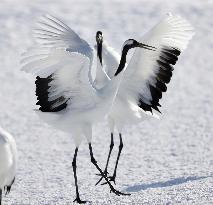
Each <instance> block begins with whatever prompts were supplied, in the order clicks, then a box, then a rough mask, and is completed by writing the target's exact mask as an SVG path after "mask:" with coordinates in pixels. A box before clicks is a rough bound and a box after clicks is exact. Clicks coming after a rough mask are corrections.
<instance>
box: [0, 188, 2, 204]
mask: <svg viewBox="0 0 213 205" xmlns="http://www.w3.org/2000/svg"><path fill="white" fill-rule="evenodd" d="M1 201H2V190H1V189H0V205H1Z"/></svg>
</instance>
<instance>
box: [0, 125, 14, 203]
mask: <svg viewBox="0 0 213 205" xmlns="http://www.w3.org/2000/svg"><path fill="white" fill-rule="evenodd" d="M16 163H17V149H16V142H15V140H14V138H13V136H12V135H11V134H9V133H8V132H7V131H5V130H4V129H3V128H1V127H0V205H1V204H2V197H3V194H4V192H5V195H7V194H9V193H10V190H11V186H12V185H13V183H14V181H15V174H16Z"/></svg>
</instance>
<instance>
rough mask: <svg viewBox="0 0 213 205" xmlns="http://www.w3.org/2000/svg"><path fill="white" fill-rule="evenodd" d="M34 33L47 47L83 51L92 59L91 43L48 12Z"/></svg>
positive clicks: (38, 40) (39, 41)
mask: <svg viewBox="0 0 213 205" xmlns="http://www.w3.org/2000/svg"><path fill="white" fill-rule="evenodd" d="M33 35H34V37H35V39H36V41H37V42H38V43H39V44H41V45H43V46H45V47H49V48H65V49H66V50H67V51H70V52H78V53H82V54H83V55H85V56H87V57H88V58H89V59H90V60H91V61H92V58H93V49H92V48H91V47H90V46H89V44H88V43H87V42H86V41H85V40H83V39H82V38H80V37H79V36H78V34H76V33H75V32H74V31H73V30H72V29H71V28H70V27H69V26H67V25H66V24H65V23H63V22H62V21H61V20H59V19H57V18H56V17H53V16H50V15H48V14H47V15H45V16H43V17H42V18H41V20H40V21H39V22H38V26H37V28H36V29H34V32H33Z"/></svg>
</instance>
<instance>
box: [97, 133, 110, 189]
mask: <svg viewBox="0 0 213 205" xmlns="http://www.w3.org/2000/svg"><path fill="white" fill-rule="evenodd" d="M113 147H114V139H113V133H111V143H110V146H109V154H108V157H107V162H106V166H105V169H104V174H105V175H106V176H107V174H108V172H107V169H108V164H109V159H110V156H111V153H112V149H113ZM97 175H98V176H101V175H100V174H97ZM102 179H103V177H101V178H100V179H99V180H98V182H97V183H96V184H95V185H98V184H99V183H100V182H101V180H102Z"/></svg>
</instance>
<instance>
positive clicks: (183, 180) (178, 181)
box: [125, 176, 212, 192]
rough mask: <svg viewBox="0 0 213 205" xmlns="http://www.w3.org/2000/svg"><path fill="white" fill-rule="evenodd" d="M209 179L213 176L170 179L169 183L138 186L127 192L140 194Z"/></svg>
mask: <svg viewBox="0 0 213 205" xmlns="http://www.w3.org/2000/svg"><path fill="white" fill-rule="evenodd" d="M209 177H212V176H200V177H198V176H189V177H178V178H175V179H170V180H168V181H163V182H154V183H151V184H138V185H133V186H129V187H127V188H126V189H125V191H128V192H139V191H142V190H146V189H151V188H163V187H170V186H175V185H179V184H184V183H186V182H190V181H196V180H200V179H205V178H209Z"/></svg>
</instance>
